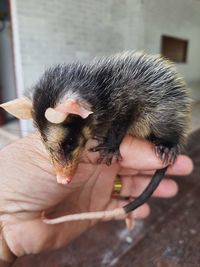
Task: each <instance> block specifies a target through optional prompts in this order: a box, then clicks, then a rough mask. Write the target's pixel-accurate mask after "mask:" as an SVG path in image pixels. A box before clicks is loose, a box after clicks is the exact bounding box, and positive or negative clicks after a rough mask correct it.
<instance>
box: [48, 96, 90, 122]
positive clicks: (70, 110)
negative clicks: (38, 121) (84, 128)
mask: <svg viewBox="0 0 200 267" xmlns="http://www.w3.org/2000/svg"><path fill="white" fill-rule="evenodd" d="M91 113H93V112H92V111H91V110H90V108H89V105H88V104H87V103H85V102H81V101H79V100H77V99H67V100H65V101H64V102H62V103H59V104H58V105H57V106H56V107H55V108H48V109H47V110H46V112H45V117H46V118H47V120H48V121H50V122H52V123H62V122H63V121H64V120H65V119H66V118H67V116H68V115H69V114H75V115H79V116H80V117H82V118H83V119H86V118H87V117H88V116H89V115H90V114H91Z"/></svg>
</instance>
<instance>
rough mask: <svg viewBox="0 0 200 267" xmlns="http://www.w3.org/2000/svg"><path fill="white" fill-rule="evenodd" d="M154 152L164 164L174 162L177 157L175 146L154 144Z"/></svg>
mask: <svg viewBox="0 0 200 267" xmlns="http://www.w3.org/2000/svg"><path fill="white" fill-rule="evenodd" d="M155 153H156V156H157V157H158V158H160V159H161V160H162V161H163V163H164V164H166V165H169V164H174V162H175V160H176V157H177V153H178V151H177V147H171V148H169V147H167V146H164V145H156V146H155Z"/></svg>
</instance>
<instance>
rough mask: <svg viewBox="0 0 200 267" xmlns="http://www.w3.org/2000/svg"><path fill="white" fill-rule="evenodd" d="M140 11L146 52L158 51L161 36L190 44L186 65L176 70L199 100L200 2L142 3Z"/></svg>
mask: <svg viewBox="0 0 200 267" xmlns="http://www.w3.org/2000/svg"><path fill="white" fill-rule="evenodd" d="M158 3H159V4H158ZM143 10H144V24H145V35H144V44H145V48H146V50H147V51H148V52H151V53H158V52H159V51H160V37H161V35H162V34H166V35H170V36H175V37H178V38H183V39H187V40H188V41H189V47H188V58H187V63H186V64H176V66H177V68H178V70H179V71H180V72H181V73H182V74H183V76H184V78H185V79H186V80H187V82H188V84H189V85H190V86H191V87H192V89H193V96H194V98H195V99H200V53H199V45H200V1H198V0H190V1H188V0H167V1H166V0H159V1H157V0H150V1H149V0H144V1H143Z"/></svg>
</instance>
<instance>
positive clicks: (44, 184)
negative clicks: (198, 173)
mask: <svg viewBox="0 0 200 267" xmlns="http://www.w3.org/2000/svg"><path fill="white" fill-rule="evenodd" d="M120 151H121V155H122V157H123V161H122V162H120V163H117V164H113V165H111V166H109V167H108V166H106V165H96V164H95V162H96V160H97V158H98V153H92V152H90V153H89V152H88V153H85V154H84V157H83V161H82V162H80V164H79V167H78V170H77V172H76V175H75V176H74V178H73V180H72V182H71V183H70V184H68V185H66V186H64V185H60V184H57V182H56V178H55V174H54V173H53V170H52V166H51V164H50V162H49V158H48V155H47V153H46V151H45V149H44V146H43V145H42V143H41V141H40V139H39V137H38V136H36V135H32V136H29V137H27V138H24V139H21V140H19V141H18V142H16V143H14V144H12V145H10V146H8V147H6V148H4V149H3V150H2V151H1V152H0V169H1V177H0V192H1V195H0V210H1V213H0V222H1V226H2V227H1V229H2V231H1V233H0V234H1V235H2V237H3V239H4V240H5V244H7V245H8V249H9V250H10V251H11V252H12V253H13V254H14V255H16V256H17V257H19V256H22V255H25V254H30V253H38V252H40V251H43V250H46V249H55V248H59V247H61V246H63V245H65V244H67V243H68V242H69V241H70V240H72V239H74V238H75V237H76V236H78V235H79V234H80V233H81V232H83V231H84V230H86V229H87V228H88V227H90V225H91V224H93V223H94V222H91V221H78V222H73V223H63V224H57V225H47V224H44V223H43V222H42V220H41V212H42V211H45V212H47V213H48V214H49V213H51V217H57V216H60V215H63V214H64V213H66V212H67V213H69V214H71V213H79V212H83V211H96V210H109V209H113V208H116V207H118V206H122V205H124V204H125V203H122V202H120V201H118V200H116V199H112V198H111V193H112V189H113V183H114V180H115V177H116V175H117V174H121V175H122V183H123V188H122V192H121V193H122V194H123V195H132V196H133V197H136V196H138V195H139V194H140V193H141V192H142V191H143V190H144V188H145V187H146V186H147V184H148V182H149V179H150V177H151V175H152V173H153V172H154V170H155V169H158V168H162V167H163V164H162V162H161V161H160V160H159V159H158V158H157V157H156V156H155V154H154V151H153V145H152V144H151V143H148V142H147V141H142V140H138V139H135V138H132V137H130V136H126V137H125V139H124V141H123V143H122V144H121V147H120ZM191 171H192V162H191V160H190V159H189V158H188V157H186V156H179V157H178V158H177V160H176V163H175V164H174V165H173V166H170V167H169V168H168V172H167V173H168V174H172V175H186V174H189V173H190V172H191ZM176 193H177V184H176V183H175V182H174V181H172V180H171V179H166V180H163V181H162V182H161V184H160V186H159V187H158V188H157V190H156V191H155V193H154V196H156V197H172V196H174V195H175V194H176ZM149 211H150V209H149V206H148V204H144V205H143V206H141V207H139V208H138V209H136V210H135V211H134V212H132V214H131V217H132V218H133V219H134V220H135V219H142V218H145V217H146V216H147V215H148V214H149ZM1 254H4V255H3V256H1V257H2V258H4V259H5V260H6V259H7V260H9V255H8V256H7V254H5V253H1V252H0V255H1Z"/></svg>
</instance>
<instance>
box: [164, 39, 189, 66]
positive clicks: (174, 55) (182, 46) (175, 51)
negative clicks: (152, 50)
mask: <svg viewBox="0 0 200 267" xmlns="http://www.w3.org/2000/svg"><path fill="white" fill-rule="evenodd" d="M187 49H188V41H187V40H183V39H179V38H174V37H171V36H166V35H163V36H162V39H161V53H162V55H163V56H164V57H166V58H168V59H170V60H172V61H174V62H177V63H181V62H182V63H184V62H186V61H187Z"/></svg>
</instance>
